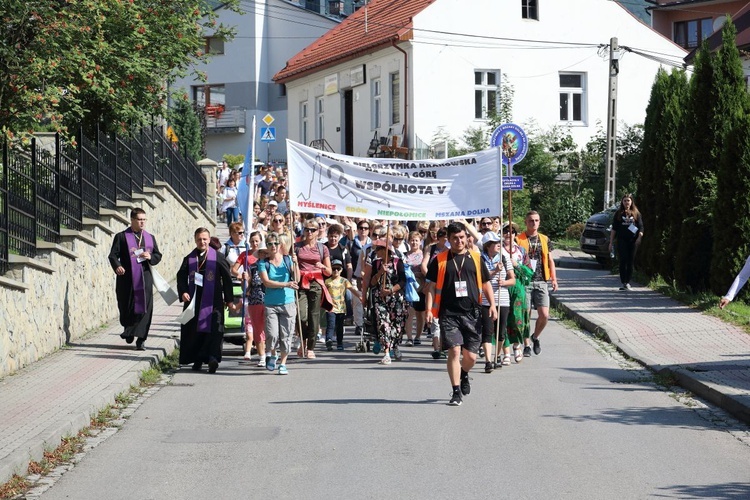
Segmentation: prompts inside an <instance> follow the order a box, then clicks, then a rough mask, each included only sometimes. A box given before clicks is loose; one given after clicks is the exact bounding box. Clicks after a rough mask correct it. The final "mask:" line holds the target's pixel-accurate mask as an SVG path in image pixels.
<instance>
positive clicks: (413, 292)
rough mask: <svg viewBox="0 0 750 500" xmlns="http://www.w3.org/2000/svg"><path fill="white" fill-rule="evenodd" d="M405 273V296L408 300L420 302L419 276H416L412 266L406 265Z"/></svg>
mask: <svg viewBox="0 0 750 500" xmlns="http://www.w3.org/2000/svg"><path fill="white" fill-rule="evenodd" d="M404 274H405V275H406V288H405V289H404V296H405V297H406V300H407V301H408V302H419V292H418V291H417V290H418V288H419V283H417V277H416V276H414V271H412V270H411V266H404Z"/></svg>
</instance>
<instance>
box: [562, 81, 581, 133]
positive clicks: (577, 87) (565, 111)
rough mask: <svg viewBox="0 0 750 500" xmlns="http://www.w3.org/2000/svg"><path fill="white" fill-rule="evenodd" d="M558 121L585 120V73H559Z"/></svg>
mask: <svg viewBox="0 0 750 500" xmlns="http://www.w3.org/2000/svg"><path fill="white" fill-rule="evenodd" d="M560 121H561V122H584V121H586V73H560Z"/></svg>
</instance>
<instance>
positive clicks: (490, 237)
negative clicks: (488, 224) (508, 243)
mask: <svg viewBox="0 0 750 500" xmlns="http://www.w3.org/2000/svg"><path fill="white" fill-rule="evenodd" d="M501 241H503V239H502V238H501V237H500V236H498V235H497V233H494V232H492V231H487V232H486V233H485V234H484V236H482V245H486V244H487V243H490V242H492V243H500V242H501Z"/></svg>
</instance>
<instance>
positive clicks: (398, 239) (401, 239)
mask: <svg viewBox="0 0 750 500" xmlns="http://www.w3.org/2000/svg"><path fill="white" fill-rule="evenodd" d="M393 241H404V239H403V238H393Z"/></svg>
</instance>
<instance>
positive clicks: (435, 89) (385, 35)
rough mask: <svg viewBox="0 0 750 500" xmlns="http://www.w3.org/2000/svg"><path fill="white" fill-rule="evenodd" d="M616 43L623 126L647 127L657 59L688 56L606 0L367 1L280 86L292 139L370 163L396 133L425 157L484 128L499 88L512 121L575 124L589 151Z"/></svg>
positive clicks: (601, 117)
mask: <svg viewBox="0 0 750 500" xmlns="http://www.w3.org/2000/svg"><path fill="white" fill-rule="evenodd" d="M612 37H617V38H618V41H619V45H620V47H621V48H622V49H621V51H620V60H619V75H618V79H619V82H618V85H619V90H618V103H619V106H618V117H619V120H620V121H624V122H626V123H629V124H635V123H642V122H643V119H644V117H645V110H646V105H647V103H648V98H649V94H650V91H651V85H652V83H653V79H654V76H655V74H656V71H657V69H658V68H659V66H660V64H661V63H660V62H659V61H660V60H666V61H670V62H675V63H677V64H679V63H681V62H682V58H683V57H684V56H685V54H686V52H685V50H684V49H682V48H681V47H678V46H677V45H675V44H674V43H673V42H672V41H670V40H669V39H667V38H665V37H664V36H662V35H660V34H658V33H657V32H655V31H654V30H652V29H651V28H650V27H648V26H646V25H644V24H643V23H641V22H640V21H639V20H638V19H637V18H636V17H634V16H633V15H632V14H631V13H630V12H629V11H627V10H626V9H625V8H623V7H622V6H621V5H619V4H617V3H615V2H611V1H604V0H566V1H564V2H563V1H560V0H410V1H408V2H393V1H391V0H371V1H370V2H369V4H368V5H367V6H366V7H364V8H360V9H359V10H358V11H356V12H355V13H354V14H352V15H351V16H349V17H348V18H347V19H346V20H344V21H343V22H342V23H341V24H340V25H339V26H336V27H335V28H333V29H332V30H331V31H329V32H328V33H326V34H325V35H324V36H323V37H321V38H320V39H319V40H317V41H316V42H314V43H313V44H311V45H309V46H308V47H307V48H305V49H304V50H303V51H301V52H300V53H298V54H297V55H295V56H294V57H292V58H291V59H290V60H289V62H288V63H287V65H286V67H285V68H284V69H283V70H281V71H279V72H278V73H277V74H276V75H275V77H274V80H275V81H276V82H277V83H283V84H285V85H286V89H287V102H288V105H289V117H290V118H289V130H288V136H289V138H291V139H293V140H296V141H298V142H302V143H306V144H309V143H310V142H311V141H313V140H315V139H325V140H326V142H327V143H328V144H329V145H330V146H331V148H332V149H334V150H335V151H336V152H342V153H345V154H352V155H355V156H366V155H367V151H368V146H369V144H370V140H371V139H372V138H373V135H374V134H375V132H377V133H378V135H379V136H380V137H383V136H388V135H389V131H390V134H391V135H398V136H399V137H398V140H399V141H400V142H401V143H402V144H403V143H405V144H406V146H407V147H408V148H409V154H410V155H412V156H414V157H419V156H420V155H421V154H423V149H422V148H423V147H424V146H425V144H426V143H429V142H431V140H432V138H433V136H434V134H435V133H436V132H437V131H438V129H440V128H443V129H445V131H447V132H448V133H449V134H450V135H451V136H452V137H454V138H460V137H461V136H462V135H463V132H464V131H465V130H466V129H467V128H469V127H477V126H480V125H484V124H486V122H487V120H486V118H487V112H488V111H491V110H493V109H497V108H498V106H499V105H500V99H501V98H502V96H501V87H502V86H503V83H507V84H510V85H511V86H512V87H513V89H514V96H513V100H512V102H513V121H514V122H516V123H519V124H530V123H535V124H536V126H538V127H541V128H548V127H550V126H554V125H563V126H568V127H569V128H570V132H571V134H572V136H573V137H574V139H575V140H576V142H577V143H578V144H579V145H583V144H584V143H585V142H586V141H587V140H588V139H589V138H590V137H591V136H592V135H593V134H595V132H596V131H597V128H598V127H606V125H605V124H606V116H607V104H608V87H609V51H608V47H607V46H608V44H609V43H610V39H611V38H612ZM623 47H627V48H623ZM631 49H632V50H631Z"/></svg>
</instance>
